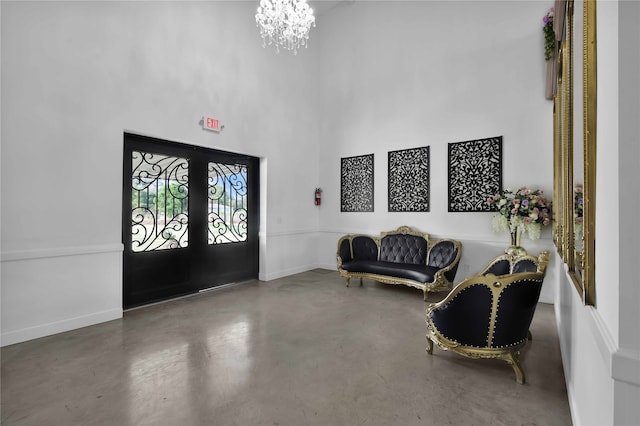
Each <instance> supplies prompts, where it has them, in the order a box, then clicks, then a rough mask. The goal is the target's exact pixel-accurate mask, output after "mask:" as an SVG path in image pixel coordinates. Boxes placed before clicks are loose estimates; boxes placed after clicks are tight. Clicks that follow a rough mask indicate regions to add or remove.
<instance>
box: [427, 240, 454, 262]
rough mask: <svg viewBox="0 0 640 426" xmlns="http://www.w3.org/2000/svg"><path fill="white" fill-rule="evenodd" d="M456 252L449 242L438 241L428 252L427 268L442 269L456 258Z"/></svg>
mask: <svg viewBox="0 0 640 426" xmlns="http://www.w3.org/2000/svg"><path fill="white" fill-rule="evenodd" d="M456 254H457V250H456V247H455V246H454V245H453V243H452V242H451V241H439V242H437V243H436V244H435V245H434V246H433V247H431V250H429V261H428V262H427V264H428V265H429V266H435V267H438V268H444V267H445V266H447V265H449V264H450V263H451V262H453V260H454V259H455V258H456Z"/></svg>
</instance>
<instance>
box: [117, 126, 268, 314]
mask: <svg viewBox="0 0 640 426" xmlns="http://www.w3.org/2000/svg"><path fill="white" fill-rule="evenodd" d="M123 169H124V172H123V174H124V175H123V191H122V194H123V202H122V206H123V208H122V210H123V211H122V241H123V244H124V254H123V275H124V276H123V306H124V308H125V309H126V308H132V307H135V306H140V305H144V304H148V303H151V302H156V301H160V300H165V299H170V298H173V297H177V296H182V295H186V294H191V293H196V292H198V291H200V290H204V289H207V288H211V287H215V286H219V285H223V284H228V283H231V282H239V281H246V280H251V279H257V278H258V250H259V245H258V227H259V221H258V220H259V162H258V159H257V158H256V157H250V156H244V155H239V154H234V153H229V152H224V151H217V150H212V149H207V148H202V147H196V146H191V145H185V144H180V143H173V142H168V141H163V140H160V139H155V138H150V137H146V136H139V135H134V134H130V133H125V134H124V168H123Z"/></svg>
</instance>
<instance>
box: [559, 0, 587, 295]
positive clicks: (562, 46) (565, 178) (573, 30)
mask: <svg viewBox="0 0 640 426" xmlns="http://www.w3.org/2000/svg"><path fill="white" fill-rule="evenodd" d="M576 5H577V6H578V7H580V6H582V7H581V9H582V14H581V15H574V8H575V7H576ZM555 6H556V8H555V10H556V16H558V17H563V18H562V19H563V22H562V23H561V24H562V25H558V28H560V32H559V33H557V36H558V37H557V39H558V41H559V43H558V46H559V48H558V51H557V52H556V57H557V61H558V64H557V65H558V67H557V69H558V74H557V80H556V91H555V94H554V109H553V111H554V120H553V123H554V149H553V153H554V196H553V198H554V200H553V205H554V229H553V240H554V243H555V245H556V247H557V250H558V253H559V255H560V256H561V257H562V259H563V261H564V263H565V264H566V265H567V269H568V272H569V276H570V277H571V280H572V281H573V284H574V286H575V288H576V290H577V291H578V293H579V294H580V297H581V298H582V300H583V302H584V304H585V305H595V296H596V295H595V202H596V130H597V127H596V124H597V123H596V118H597V113H596V105H597V79H596V1H595V0H582V1H577V0H576V1H574V0H556V5H555ZM558 11H563V12H564V13H557V12H558ZM576 16H578V17H580V16H581V17H582V25H576V26H575V27H574V22H575V17H576ZM576 44H577V45H578V46H581V48H582V52H581V53H582V55H581V59H582V61H581V66H580V67H579V68H581V71H582V72H581V73H580V69H577V70H576V68H577V67H574V64H576V62H574V57H575V56H578V55H575V53H578V54H579V53H580V52H579V51H577V49H575V47H574V46H575V45H576ZM574 80H581V81H582V87H578V90H580V89H582V105H581V107H582V108H581V109H582V116H581V123H577V124H578V125H581V130H582V132H581V133H582V140H581V141H578V140H575V138H574V118H576V117H580V116H578V115H577V114H576V115H574V106H575V107H576V108H575V111H578V108H580V105H574ZM578 94H579V93H578ZM578 120H580V119H579V118H578ZM576 160H577V161H576ZM580 160H581V161H582V164H580ZM574 172H575V173H574ZM580 178H582V179H584V181H583V182H582V184H583V190H584V193H583V194H584V195H583V200H584V204H583V208H582V210H583V218H582V220H583V224H582V225H578V226H576V223H577V221H576V212H577V208H576V207H577V205H576V194H575V193H574V187H575V185H576V184H579V183H581V182H580ZM579 227H581V228H582V229H581V230H580V232H579V231H578V228H579Z"/></svg>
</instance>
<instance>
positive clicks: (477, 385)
mask: <svg viewBox="0 0 640 426" xmlns="http://www.w3.org/2000/svg"><path fill="white" fill-rule="evenodd" d="M443 296H444V295H443V294H440V295H432V296H430V299H429V301H430V302H434V301H437V300H439V299H440V298H442V297H443ZM425 306H426V305H425V302H424V301H423V300H422V292H421V291H420V290H416V289H412V288H408V287H403V286H394V285H385V284H380V283H375V282H372V281H365V284H364V286H362V287H360V286H358V283H357V281H356V282H353V283H352V285H351V287H350V288H346V287H345V285H344V280H343V279H341V278H340V277H339V276H338V274H337V273H336V272H334V271H327V270H314V271H309V272H305V273H302V274H297V275H294V276H290V277H286V278H282V279H278V280H274V281H270V282H268V283H264V282H262V283H259V282H249V283H245V284H241V285H237V286H234V287H229V288H225V289H219V290H215V291H212V292H209V293H204V294H201V295H198V296H193V297H189V298H184V299H179V300H174V301H171V302H166V303H162V304H158V305H153V306H149V307H145V308H140V309H136V310H133V311H129V312H126V313H125V315H124V318H123V319H122V320H117V321H111V322H108V323H104V324H99V325H96V326H92V327H86V328H83V329H80V330H75V331H71V332H67V333H62V334H58V335H55V336H50V337H45V338H42V339H38V340H33V341H30V342H25V343H21V344H17V345H12V346H8V347H5V348H3V349H2V414H1V420H2V424H3V425H176V426H177V425H247V426H249V425H270V426H273V425H403V426H404V425H569V424H571V417H570V414H569V406H568V402H567V394H566V388H565V383H564V377H563V372H562V365H561V360H560V351H559V346H558V338H557V334H556V328H555V320H554V313H553V308H552V306H550V305H543V304H541V305H539V306H538V308H537V310H536V314H535V317H534V319H533V324H532V326H531V332H532V334H533V341H532V342H530V343H529V344H528V345H527V346H526V347H525V348H524V349H523V351H522V356H521V360H522V365H523V368H524V370H525V373H526V380H527V382H526V384H525V385H519V384H517V383H516V381H515V375H514V373H513V370H512V369H511V367H510V366H508V365H507V364H506V363H504V362H503V361H498V360H470V359H466V358H462V357H460V356H458V355H455V354H452V353H450V352H444V351H442V350H440V349H438V348H437V347H436V348H434V353H433V355H428V354H427V353H426V351H425V345H426V344H425V342H426V341H425V337H424V335H425V323H424V311H425Z"/></svg>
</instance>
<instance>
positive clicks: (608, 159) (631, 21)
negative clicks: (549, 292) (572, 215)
mask: <svg viewBox="0 0 640 426" xmlns="http://www.w3.org/2000/svg"><path fill="white" fill-rule="evenodd" d="M639 28H640V4H638V3H637V2H631V1H620V2H618V1H599V2H598V3H597V55H598V58H597V61H598V67H597V73H598V77H597V78H598V107H597V111H598V118H597V144H598V145H597V183H596V187H597V201H596V208H597V211H596V265H595V269H596V277H595V279H596V306H595V307H585V306H583V304H582V301H581V299H580V298H579V297H578V294H577V292H576V291H575V289H574V287H573V284H572V283H571V280H570V279H569V278H568V277H567V275H566V274H565V273H564V270H563V268H562V267H561V266H560V264H561V261H560V260H559V259H556V265H557V275H558V277H559V282H558V293H557V297H556V305H555V310H556V319H557V321H558V333H559V337H560V344H561V350H562V358H563V363H564V371H565V378H566V381H567V390H568V394H569V401H570V405H571V412H572V418H573V421H574V424H576V425H603V424H615V425H635V424H637V421H638V418H640V408H639V406H638V401H640V333H638V324H640V312H639V311H638V306H640V291H639V289H638V285H637V281H638V280H637V264H638V261H640V251H639V249H638V244H637V241H638V239H639V238H640V228H639V227H638V224H637V211H638V208H640V201H639V199H640V192H638V190H637V182H638V181H639V180H640V173H639V172H638V168H637V166H638V163H639V162H640V150H639V144H638V141H639V140H640V130H639V124H638V116H640V84H639V82H638V75H639V74H640V30H639Z"/></svg>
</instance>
